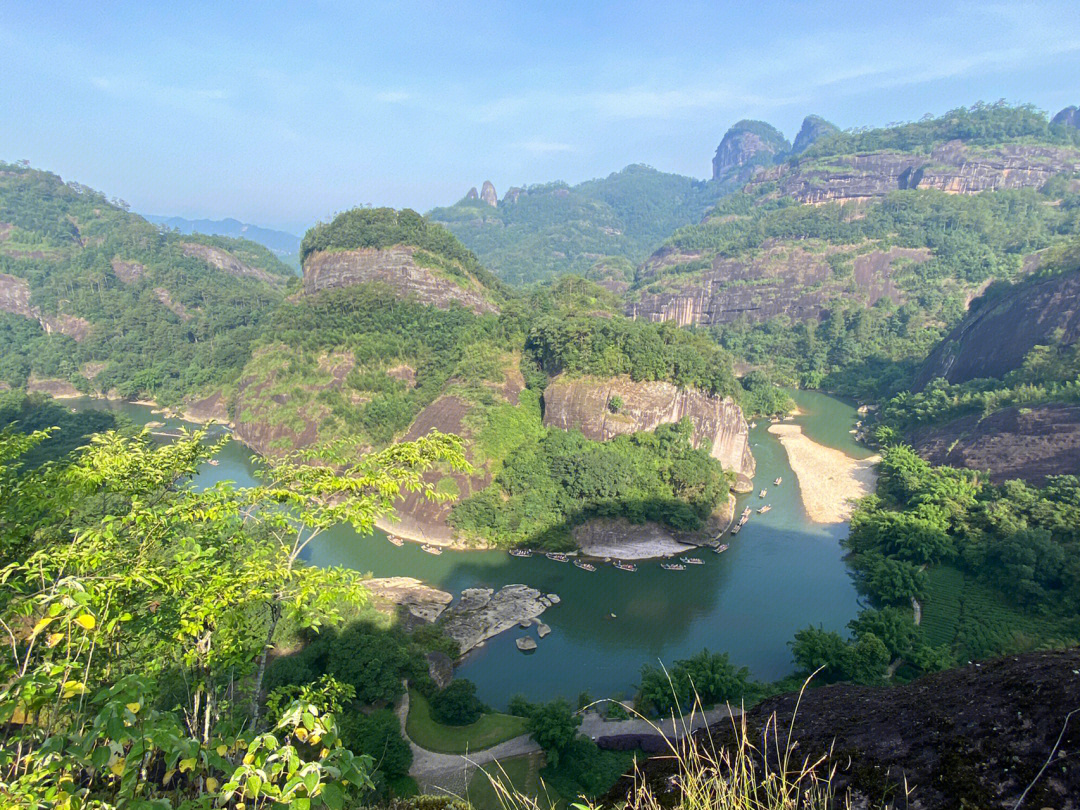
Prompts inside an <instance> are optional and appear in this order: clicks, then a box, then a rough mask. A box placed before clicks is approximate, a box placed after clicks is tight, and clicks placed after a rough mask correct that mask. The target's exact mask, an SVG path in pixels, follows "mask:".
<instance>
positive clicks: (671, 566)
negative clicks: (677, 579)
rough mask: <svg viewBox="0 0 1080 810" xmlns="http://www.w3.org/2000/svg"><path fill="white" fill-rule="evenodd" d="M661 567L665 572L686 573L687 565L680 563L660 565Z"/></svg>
mask: <svg viewBox="0 0 1080 810" xmlns="http://www.w3.org/2000/svg"><path fill="white" fill-rule="evenodd" d="M660 567H661V568H663V569H664V570H665V571H685V570H686V566H685V565H679V564H678V563H660Z"/></svg>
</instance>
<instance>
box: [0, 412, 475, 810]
mask: <svg viewBox="0 0 1080 810" xmlns="http://www.w3.org/2000/svg"><path fill="white" fill-rule="evenodd" d="M47 436H48V431H41V432H38V433H34V434H31V435H29V436H22V435H19V434H14V433H11V432H4V433H0V632H2V633H3V635H4V637H5V638H6V647H7V654H6V656H5V657H4V658H3V660H2V662H0V683H3V687H2V688H0V723H3V724H4V725H5V727H6V728H7V735H8V736H7V738H6V739H5V741H4V744H3V746H2V747H0V793H3V794H7V795H9V796H12V797H16V798H17V800H18V801H19V802H21V803H23V804H26V805H29V806H35V805H36V806H53V807H65V806H72V807H74V806H85V805H86V804H88V803H98V805H99V806H103V807H111V806H118V805H129V804H138V803H139V802H155V803H156V806H172V805H176V804H181V803H184V802H196V803H198V804H200V805H208V804H209V803H210V802H211V798H210V797H212V796H214V795H215V794H220V798H221V800H223V801H230V800H231V801H235V802H246V801H250V802H251V804H250V805H249V806H260V805H262V804H265V803H286V802H292V801H296V802H297V803H298V806H299V805H303V804H304V803H305V802H306V803H309V804H310V803H311V801H312V800H315V804H316V805H318V804H320V803H322V804H325V805H327V806H331V807H334V806H341V805H342V803H343V801H344V800H345V797H346V795H347V793H348V792H350V791H359V790H363V789H365V788H366V787H368V786H370V779H369V773H370V770H371V762H370V761H369V760H368V759H366V758H363V757H355V756H353V755H352V754H351V752H349V751H348V750H347V749H345V748H344V747H343V746H342V745H341V742H340V739H339V738H338V734H337V725H336V722H335V720H334V713H333V711H332V710H328V709H327V707H326V706H322V707H320V706H319V705H317V702H314V701H312V700H311V699H310V698H307V699H305V696H300V697H299V699H297V700H295V701H293V702H292V703H290V704H289V705H288V706H285V707H279V709H278V710H277V711H276V712H275V715H276V718H275V719H276V724H275V726H274V728H272V729H265V728H264V727H263V724H262V723H261V718H260V709H259V707H260V699H261V681H262V677H263V672H264V671H265V657H266V652H267V650H268V648H269V646H270V644H271V643H272V640H273V637H274V633H275V630H276V628H277V626H278V623H279V621H280V620H281V619H282V618H283V617H288V618H289V620H290V622H291V624H292V625H294V626H296V627H301V628H311V629H313V630H318V629H319V628H320V627H322V626H324V625H334V624H337V623H338V622H339V620H340V618H341V613H342V608H343V607H344V606H346V605H349V604H356V603H359V602H362V601H363V600H364V598H365V592H364V590H363V587H362V585H361V582H360V580H359V578H358V576H357V575H356V574H355V573H354V572H351V571H346V570H342V569H319V568H314V567H311V566H307V565H305V564H304V563H303V562H302V561H301V559H300V557H301V553H302V551H303V550H304V548H305V547H306V546H307V545H308V544H310V543H311V541H312V540H314V539H315V538H316V537H318V536H319V534H321V533H322V532H323V531H325V530H326V529H327V528H329V527H331V526H333V525H336V524H339V523H348V524H351V525H352V526H353V527H354V528H355V529H356V530H357V531H358V532H360V533H368V532H370V531H371V529H372V528H373V526H374V523H375V521H376V520H377V519H378V518H380V517H384V516H388V515H390V514H391V512H392V509H393V505H394V502H395V500H396V499H397V498H398V497H399V496H400V495H401V494H402V493H404V492H421V493H423V494H424V495H425V496H426V497H429V498H431V499H437V498H439V497H440V496H438V495H437V494H436V493H435V492H434V489H433V487H432V486H431V485H429V484H428V483H426V482H425V480H424V478H423V473H424V472H425V471H426V470H428V469H430V468H431V467H432V466H433V465H436V464H445V465H447V466H449V467H451V468H453V469H466V468H467V462H466V460H465V458H464V455H463V454H462V449H461V443H460V440H458V439H457V438H456V437H451V436H445V435H441V434H435V433H433V434H431V435H430V436H428V437H426V438H424V439H420V440H419V441H416V442H410V443H406V444H402V445H396V446H394V447H391V448H389V449H388V450H385V451H383V452H381V453H377V454H373V455H370V456H365V457H361V458H359V459H352V460H350V459H348V458H346V457H345V456H344V455H343V454H342V452H341V451H340V448H336V447H325V448H321V449H320V451H319V453H318V455H317V456H316V454H315V453H307V454H305V455H303V456H295V457H291V458H288V459H286V460H284V461H282V462H279V463H275V464H272V465H270V466H269V467H268V468H267V469H266V470H265V472H264V473H263V475H262V479H261V481H260V483H259V484H258V485H257V486H254V487H246V488H240V487H235V486H233V485H232V484H229V483H219V484H217V485H215V486H213V487H210V488H208V489H201V488H199V487H198V486H196V485H195V483H194V482H193V475H194V473H195V472H196V470H197V469H198V467H199V465H200V464H202V463H203V462H205V461H207V460H208V459H210V458H211V457H212V456H213V455H214V454H215V453H216V452H217V451H218V450H220V448H221V447H222V445H223V443H224V442H225V441H226V440H222V441H220V442H217V443H209V442H208V441H207V436H206V432H205V431H199V432H196V433H192V434H186V435H185V436H184V437H182V438H181V439H179V440H177V441H175V442H173V443H172V444H168V445H164V446H155V445H153V444H151V443H150V441H149V438H148V437H147V436H146V435H143V436H139V437H130V436H124V435H121V434H118V433H106V434H103V435H100V436H97V437H95V438H94V439H93V440H92V442H91V444H90V445H89V446H87V447H85V448H83V449H82V450H80V451H79V452H78V454H77V455H76V456H75V457H74V459H73V460H72V461H70V462H68V463H63V464H57V463H52V464H46V465H43V466H42V467H40V468H38V469H36V470H33V471H26V470H22V469H20V467H19V463H18V459H19V457H20V456H21V455H23V454H24V453H26V452H27V451H29V450H30V449H32V448H33V447H34V446H36V445H37V444H39V443H40V442H41V441H43V440H44V439H45V438H47Z"/></svg>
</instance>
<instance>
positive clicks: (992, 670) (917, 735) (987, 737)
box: [605, 649, 1080, 810]
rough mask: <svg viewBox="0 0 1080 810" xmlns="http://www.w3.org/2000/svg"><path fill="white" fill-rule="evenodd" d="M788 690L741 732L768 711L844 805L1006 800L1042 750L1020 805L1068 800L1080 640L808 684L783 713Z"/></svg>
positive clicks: (1079, 731)
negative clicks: (1068, 645)
mask: <svg viewBox="0 0 1080 810" xmlns="http://www.w3.org/2000/svg"><path fill="white" fill-rule="evenodd" d="M798 700H799V697H798V695H796V694H789V695H783V696H781V697H776V698H771V699H769V700H766V701H764V702H763V703H761V704H759V705H758V706H755V707H754V708H752V709H750V710H749V711H748V712H747V714H746V720H747V726H748V728H749V734H750V739H751V741H752V742H754V743H755V744H760V741H761V739H762V734H763V729H764V728H765V724H766V723H768V722H770V720H771V719H772V717H773V715H774V714H775V715H776V723H777V725H776V728H779V729H780V732H781V734H782V735H783V737H785V738H786V736H787V731H788V729H789V728H791V729H792V740H794V741H797V742H798V747H797V748H796V750H795V754H794V756H793V761H795V762H797V763H802V762H803V761H804V759H807V758H809V759H811V760H814V759H817V758H818V757H820V756H826V757H827V758H828V765H829V766H830V767H835V768H836V774H835V777H834V779H833V789H834V790H835V792H836V793H837V794H838V795H843V794H844V793H846V792H848V791H850V793H851V795H852V798H853V799H854V800H855V806H860V807H861V806H867V805H869V806H871V807H878V806H881V804H882V803H883V802H885V801H889V802H891V804H890V805H889V806H891V807H896V808H925V810H939V809H940V810H945V809H946V808H949V809H950V810H951V809H952V808H961V807H972V808H974V807H979V808H999V807H1000V808H1012V807H1013V806H1014V805H1015V804H1016V802H1017V801H1018V800H1019V798H1020V796H1021V794H1022V793H1023V792H1024V790H1025V789H1026V788H1027V787H1028V786H1029V785H1031V784H1032V782H1035V779H1036V776H1037V775H1038V773H1039V770H1040V769H1041V768H1042V767H1043V764H1044V763H1046V762H1047V760H1048V759H1049V758H1050V757H1051V754H1052V753H1053V760H1052V762H1051V765H1050V766H1049V767H1047V769H1046V771H1045V772H1044V773H1043V774H1042V776H1041V777H1040V778H1039V779H1038V781H1037V782H1035V784H1034V786H1033V787H1032V788H1031V790H1030V792H1029V793H1028V795H1027V798H1026V799H1025V801H1024V804H1023V807H1026V808H1042V807H1053V808H1055V809H1056V810H1075V809H1076V808H1080V713H1077V714H1076V715H1073V716H1072V718H1071V719H1070V720H1069V722H1068V725H1067V726H1066V716H1067V715H1068V714H1069V712H1071V711H1073V710H1074V709H1080V650H1076V649H1072V650H1065V651H1060V652H1039V653H1029V654H1026V655H1021V656H1014V657H1009V658H1001V659H997V660H994V661H988V662H984V663H982V664H973V665H970V666H967V667H964V668H963V669H957V670H951V671H948V672H940V673H936V674H934V675H928V676H926V677H924V678H920V679H919V680H917V681H914V682H913V683H910V684H906V685H903V686H895V687H872V686H855V685H850V684H837V685H834V686H828V687H824V688H820V689H813V690H810V691H808V692H807V693H806V694H805V695H803V697H802V701H801V704H800V705H799V706H798V714H797V716H795V718H794V721H793V720H792V716H793V715H794V713H795V709H796V703H797V702H798ZM1062 729H1064V733H1063V732H1062ZM770 734H771V735H772V736H771V738H770V746H772V745H773V742H774V740H775V735H774V734H773V732H770ZM1059 735H1060V744H1058V740H1059ZM712 742H713V744H714V745H716V746H717V747H722V746H730V745H731V743H732V742H733V732H732V729H731V728H730V727H729V726H728V725H726V724H724V725H722V726H721V727H720V728H718V729H714V730H713V738H712ZM781 742H782V741H781ZM1056 744H1057V748H1056V750H1055V745H1056ZM770 750H771V751H773V752H775V747H771V748H770ZM772 756H775V753H773V754H772ZM826 770H827V768H826ZM674 771H675V764H674V763H673V762H672V760H671V759H670V758H657V759H651V760H649V761H648V762H646V763H645V765H644V778H645V779H646V780H647V782H648V783H649V784H650V785H653V786H654V787H655V788H656V792H657V795H658V796H660V797H661V801H664V802H665V803H673V802H675V801H677V800H678V792H677V791H668V792H665V785H666V784H667V779H668V778H669V777H670V776H671V775H672V774H673V773H674ZM905 784H906V785H907V787H908V790H909V791H910V794H909V795H907V796H905V790H904V785H905ZM630 787H631V783H630V781H629V780H628V779H627V778H625V777H624V778H623V779H622V780H620V782H619V783H618V784H617V785H616V786H615V788H613V789H612V791H611V793H610V794H609V795H608V797H607V800H606V802H605V803H606V804H613V803H615V802H620V801H622V800H624V799H625V797H626V794H627V792H628V790H629V789H630ZM668 797H670V798H668Z"/></svg>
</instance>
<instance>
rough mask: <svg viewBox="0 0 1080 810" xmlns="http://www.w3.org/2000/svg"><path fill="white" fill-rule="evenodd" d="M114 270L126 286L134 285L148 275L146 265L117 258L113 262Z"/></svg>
mask: <svg viewBox="0 0 1080 810" xmlns="http://www.w3.org/2000/svg"><path fill="white" fill-rule="evenodd" d="M112 270H113V273H115V274H116V277H117V278H118V279H120V281H122V282H123V283H124V284H134V283H135V282H136V281H138V280H139V279H140V278H142V277H143V276H144V275H145V274H146V265H144V264H140V263H139V262H128V261H124V260H123V259H121V258H120V257H119V256H117V257H115V258H114V259H113V260H112Z"/></svg>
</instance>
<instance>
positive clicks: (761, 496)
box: [757, 489, 769, 498]
mask: <svg viewBox="0 0 1080 810" xmlns="http://www.w3.org/2000/svg"><path fill="white" fill-rule="evenodd" d="M768 494H769V490H767V489H763V490H761V492H759V493H758V494H757V496H758V497H759V498H764V497H765V496H766V495H768Z"/></svg>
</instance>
